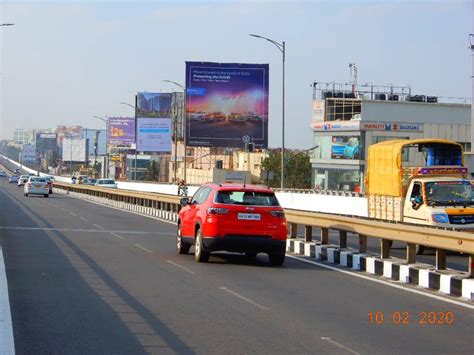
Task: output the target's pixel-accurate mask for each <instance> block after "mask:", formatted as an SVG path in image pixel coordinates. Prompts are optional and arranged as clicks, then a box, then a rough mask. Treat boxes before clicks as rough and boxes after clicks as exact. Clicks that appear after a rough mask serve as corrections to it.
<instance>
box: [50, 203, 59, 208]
mask: <svg viewBox="0 0 474 355" xmlns="http://www.w3.org/2000/svg"><path fill="white" fill-rule="evenodd" d="M49 204H50V205H51V206H52V207H55V208H56V207H58V206H56V205H55V204H54V203H51V202H50V203H49Z"/></svg>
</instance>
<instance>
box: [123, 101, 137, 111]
mask: <svg viewBox="0 0 474 355" xmlns="http://www.w3.org/2000/svg"><path fill="white" fill-rule="evenodd" d="M120 104H121V105H125V106H128V107H130V108H133V109H134V110H135V106H133V105H132V104H129V103H128V102H121V103H120Z"/></svg>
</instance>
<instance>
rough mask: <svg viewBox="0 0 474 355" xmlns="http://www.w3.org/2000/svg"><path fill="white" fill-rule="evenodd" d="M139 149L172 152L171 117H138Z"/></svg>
mask: <svg viewBox="0 0 474 355" xmlns="http://www.w3.org/2000/svg"><path fill="white" fill-rule="evenodd" d="M137 150H138V151H140V152H171V118H146V117H138V118H137Z"/></svg>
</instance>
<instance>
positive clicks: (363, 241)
mask: <svg viewBox="0 0 474 355" xmlns="http://www.w3.org/2000/svg"><path fill="white" fill-rule="evenodd" d="M366 252H367V236H366V235H363V234H359V253H366Z"/></svg>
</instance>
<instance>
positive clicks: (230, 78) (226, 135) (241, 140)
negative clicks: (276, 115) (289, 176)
mask: <svg viewBox="0 0 474 355" xmlns="http://www.w3.org/2000/svg"><path fill="white" fill-rule="evenodd" d="M268 70H269V67H268V64H235V63H202V62H186V93H187V95H186V113H187V122H186V124H187V126H186V127H187V129H186V140H187V144H188V145H189V146H206V147H236V148H241V147H244V145H245V143H247V142H253V143H255V147H257V148H267V146H268Z"/></svg>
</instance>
